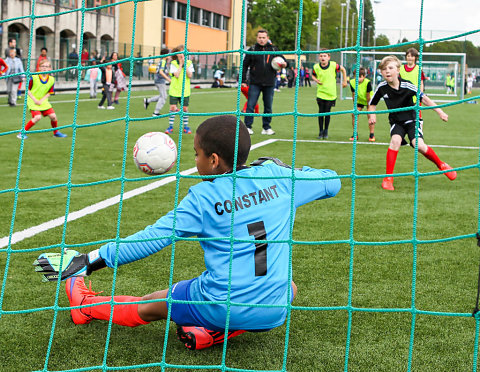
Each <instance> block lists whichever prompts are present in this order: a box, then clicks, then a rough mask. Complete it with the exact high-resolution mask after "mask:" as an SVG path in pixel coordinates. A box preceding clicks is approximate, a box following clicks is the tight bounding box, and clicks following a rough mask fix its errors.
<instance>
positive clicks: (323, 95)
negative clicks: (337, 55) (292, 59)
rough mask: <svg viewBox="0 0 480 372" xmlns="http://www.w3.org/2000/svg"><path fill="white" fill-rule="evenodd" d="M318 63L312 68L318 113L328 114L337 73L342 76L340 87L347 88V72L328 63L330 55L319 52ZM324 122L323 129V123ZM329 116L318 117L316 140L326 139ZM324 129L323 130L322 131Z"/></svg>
mask: <svg viewBox="0 0 480 372" xmlns="http://www.w3.org/2000/svg"><path fill="white" fill-rule="evenodd" d="M318 59H319V63H317V64H315V65H314V66H313V76H312V78H313V80H314V81H315V82H316V83H317V104H318V112H319V113H326V112H330V110H331V109H332V107H333V106H335V101H336V99H337V72H341V73H342V75H343V81H342V86H343V87H344V88H345V87H346V86H347V71H346V70H345V68H344V67H343V66H340V65H339V64H338V63H336V62H333V61H330V53H325V52H324V51H322V52H320V55H319V57H318ZM324 122H325V127H324V126H323V123H324ZM329 125H330V115H326V116H319V117H318V130H319V133H318V139H327V138H328V127H329ZM324 128H325V129H324Z"/></svg>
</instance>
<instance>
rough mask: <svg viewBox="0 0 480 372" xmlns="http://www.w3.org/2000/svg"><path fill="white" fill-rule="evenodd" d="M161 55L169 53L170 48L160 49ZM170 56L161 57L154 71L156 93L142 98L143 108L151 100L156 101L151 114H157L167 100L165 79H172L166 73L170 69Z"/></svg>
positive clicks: (169, 80)
mask: <svg viewBox="0 0 480 372" xmlns="http://www.w3.org/2000/svg"><path fill="white" fill-rule="evenodd" d="M160 53H161V54H162V55H166V54H168V53H170V50H169V49H167V48H164V49H162V51H161V52H160ZM171 59H172V58H171V57H170V56H168V57H163V58H162V59H161V60H160V62H159V64H158V66H157V72H156V73H155V86H156V87H157V89H158V95H156V96H155V97H150V98H144V99H143V107H145V110H146V109H147V108H148V105H149V104H150V103H152V102H157V105H156V106H155V110H154V111H153V114H152V116H159V115H160V110H161V109H162V107H163V105H165V102H166V101H167V81H168V82H169V83H170V82H171V81H172V80H171V79H170V76H169V75H168V70H169V69H170V60H171Z"/></svg>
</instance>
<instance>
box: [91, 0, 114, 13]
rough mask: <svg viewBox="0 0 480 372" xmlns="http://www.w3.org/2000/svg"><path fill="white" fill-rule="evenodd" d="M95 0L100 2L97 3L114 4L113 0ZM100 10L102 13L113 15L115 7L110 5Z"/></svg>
mask: <svg viewBox="0 0 480 372" xmlns="http://www.w3.org/2000/svg"><path fill="white" fill-rule="evenodd" d="M95 2H96V3H98V2H100V4H98V5H110V4H114V3H115V0H100V1H98V0H96V1H95ZM101 12H102V13H103V14H109V15H115V7H114V6H110V7H108V8H102V10H101Z"/></svg>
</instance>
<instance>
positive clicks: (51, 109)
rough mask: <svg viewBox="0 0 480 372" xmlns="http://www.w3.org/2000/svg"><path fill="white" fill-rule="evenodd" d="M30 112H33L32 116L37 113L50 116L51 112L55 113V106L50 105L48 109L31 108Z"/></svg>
mask: <svg viewBox="0 0 480 372" xmlns="http://www.w3.org/2000/svg"><path fill="white" fill-rule="evenodd" d="M30 112H31V113H32V118H33V117H34V116H36V115H43V116H48V115H50V114H55V111H54V110H53V107H50V108H49V109H48V110H43V111H35V110H30Z"/></svg>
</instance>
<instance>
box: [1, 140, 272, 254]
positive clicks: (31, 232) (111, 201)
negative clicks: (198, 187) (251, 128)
mask: <svg viewBox="0 0 480 372" xmlns="http://www.w3.org/2000/svg"><path fill="white" fill-rule="evenodd" d="M275 141H277V139H273V138H272V139H268V140H266V141H262V142H259V143H257V144H254V145H252V147H251V149H252V150H255V149H256V148H259V147H262V146H266V145H269V144H271V143H273V142H275ZM196 171H197V168H196V167H193V168H190V169H187V170H185V171H183V172H180V174H181V175H184V176H185V175H190V174H192V173H195V172H196ZM175 180H176V178H175V176H170V177H166V178H163V179H161V180H159V181H155V182H152V183H150V184H148V185H145V186H142V187H139V188H136V189H134V190H130V191H127V192H125V193H123V200H127V199H130V198H133V197H134V196H137V195H140V194H143V193H146V192H148V191H151V190H154V189H156V188H158V187H160V186H163V185H166V184H168V183H170V182H174V181H175ZM119 202H120V195H116V196H113V197H111V198H108V199H105V200H102V201H101V202H98V203H95V204H92V205H90V206H88V207H85V208H83V209H80V210H79V211H75V212H72V213H69V214H68V218H67V222H71V221H75V220H77V219H79V218H82V217H85V216H87V215H89V214H92V213H95V212H98V211H99V210H102V209H105V208H108V207H111V206H113V205H115V204H118V203H119ZM64 223H65V216H61V217H58V218H55V219H53V220H50V221H47V222H44V223H42V224H40V225H37V226H32V227H29V228H28V229H25V230H22V231H18V232H15V233H13V234H12V237H11V245H13V244H15V243H18V242H21V241H22V240H24V239H27V238H31V237H32V236H35V235H37V234H40V233H42V232H44V231H47V230H50V229H53V228H55V227H59V226H62V225H63V224H64ZM8 241H9V237H8V236H5V237H3V238H0V248H5V247H8Z"/></svg>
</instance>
